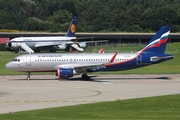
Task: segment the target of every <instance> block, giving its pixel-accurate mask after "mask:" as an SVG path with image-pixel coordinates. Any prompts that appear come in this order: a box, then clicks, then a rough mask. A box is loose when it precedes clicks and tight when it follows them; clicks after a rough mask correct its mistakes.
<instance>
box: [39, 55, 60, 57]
mask: <svg viewBox="0 0 180 120" xmlns="http://www.w3.org/2000/svg"><path fill="white" fill-rule="evenodd" d="M38 57H62V55H38Z"/></svg>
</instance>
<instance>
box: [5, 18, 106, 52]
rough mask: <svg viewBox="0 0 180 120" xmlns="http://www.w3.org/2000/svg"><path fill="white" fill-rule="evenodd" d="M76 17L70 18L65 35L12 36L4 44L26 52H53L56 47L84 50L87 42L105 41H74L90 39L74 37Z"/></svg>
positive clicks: (68, 49) (67, 49)
mask: <svg viewBox="0 0 180 120" xmlns="http://www.w3.org/2000/svg"><path fill="white" fill-rule="evenodd" d="M75 32H76V17H74V18H73V19H72V22H71V24H70V27H69V29H68V31H67V33H66V35H65V36H52V37H17V38H13V39H12V40H11V41H10V42H9V43H7V44H6V46H5V47H6V48H11V49H13V50H14V51H16V52H18V51H19V50H21V48H22V49H24V50H25V51H26V52H28V53H34V50H35V51H38V52H40V50H41V49H42V48H48V49H50V51H52V52H55V50H56V49H60V50H66V51H71V50H73V49H75V50H77V51H81V52H82V51H84V48H86V46H87V45H86V44H87V43H97V42H107V40H102V41H84V42H74V40H78V39H90V38H76V37H75Z"/></svg>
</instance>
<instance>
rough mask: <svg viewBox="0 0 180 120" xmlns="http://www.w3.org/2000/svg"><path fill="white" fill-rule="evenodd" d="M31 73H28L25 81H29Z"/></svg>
mask: <svg viewBox="0 0 180 120" xmlns="http://www.w3.org/2000/svg"><path fill="white" fill-rule="evenodd" d="M30 76H31V72H28V74H27V78H26V80H30V79H31V78H30Z"/></svg>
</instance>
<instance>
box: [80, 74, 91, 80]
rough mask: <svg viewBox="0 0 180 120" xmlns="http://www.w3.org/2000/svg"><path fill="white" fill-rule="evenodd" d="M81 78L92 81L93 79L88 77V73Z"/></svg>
mask: <svg viewBox="0 0 180 120" xmlns="http://www.w3.org/2000/svg"><path fill="white" fill-rule="evenodd" d="M81 78H82V79H83V80H90V79H91V78H90V77H89V76H88V75H87V73H83V74H82V76H81Z"/></svg>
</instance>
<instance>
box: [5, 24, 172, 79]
mask: <svg viewBox="0 0 180 120" xmlns="http://www.w3.org/2000/svg"><path fill="white" fill-rule="evenodd" d="M169 33H170V27H169V26H162V27H161V28H160V30H159V31H158V32H157V33H156V34H155V35H154V36H153V37H152V39H151V40H150V41H149V43H148V44H147V45H146V46H145V47H144V48H143V49H142V50H140V51H139V52H137V53H115V54H114V53H103V54H99V53H73V54H72V53H64V54H63V53H61V54H57V53H54V54H51V53H49V54H45V53H44V54H24V55H20V56H18V57H15V58H14V59H13V60H12V61H11V62H9V63H7V64H6V68H7V69H10V70H14V71H21V72H28V77H27V79H28V80H29V79H30V73H31V72H56V75H57V76H58V77H59V78H69V77H73V76H74V75H77V74H82V79H90V77H89V76H88V75H87V72H97V71H120V70H128V69H134V68H139V67H144V66H148V65H152V64H156V63H160V62H164V61H166V60H170V59H173V58H174V56H173V55H170V54H164V52H165V48H166V43H167V41H168V35H169ZM103 51H104V50H103Z"/></svg>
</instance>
